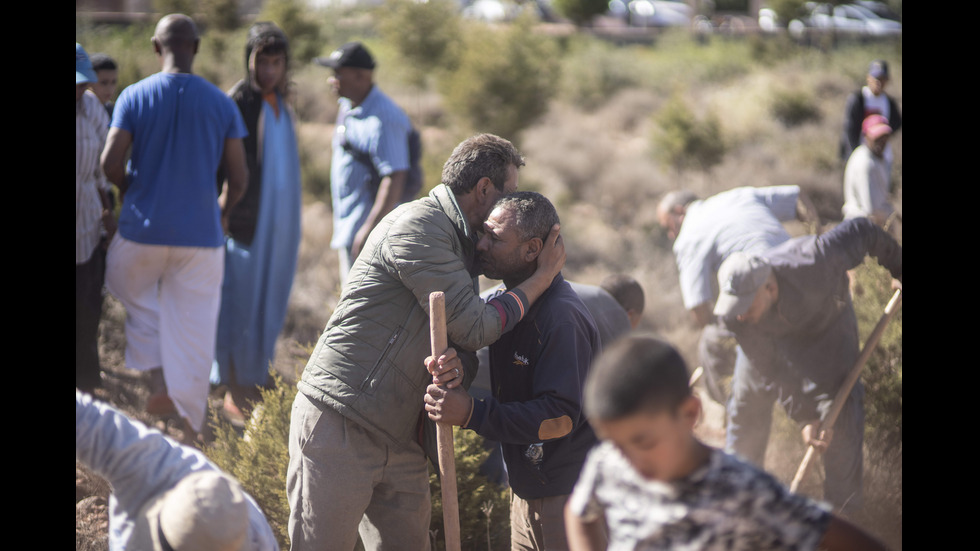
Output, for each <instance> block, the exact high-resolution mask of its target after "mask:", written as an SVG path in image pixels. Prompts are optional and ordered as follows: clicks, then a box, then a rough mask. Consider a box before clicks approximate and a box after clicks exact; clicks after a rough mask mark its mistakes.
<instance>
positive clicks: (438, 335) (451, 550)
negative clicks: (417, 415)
mask: <svg viewBox="0 0 980 551" xmlns="http://www.w3.org/2000/svg"><path fill="white" fill-rule="evenodd" d="M429 336H430V342H431V344H432V357H433V358H438V357H439V356H440V355H442V353H443V352H445V351H446V348H447V347H448V346H449V344H448V340H447V337H446V295H445V294H444V293H443V292H442V291H434V292H432V293H430V294H429ZM436 441H437V444H438V448H439V479H440V481H441V486H442V523H443V529H444V530H445V532H446V551H460V545H461V544H460V530H459V501H458V499H457V490H456V457H455V455H454V450H453V426H452V425H449V424H446V423H442V422H440V423H436Z"/></svg>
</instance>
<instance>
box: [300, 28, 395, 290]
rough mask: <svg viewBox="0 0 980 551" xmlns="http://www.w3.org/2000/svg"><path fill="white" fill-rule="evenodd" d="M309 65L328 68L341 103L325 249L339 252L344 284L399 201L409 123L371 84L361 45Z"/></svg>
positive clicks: (367, 59)
mask: <svg viewBox="0 0 980 551" xmlns="http://www.w3.org/2000/svg"><path fill="white" fill-rule="evenodd" d="M314 61H315V62H316V63H317V64H319V65H323V66H324V67H329V68H331V69H333V76H331V77H330V79H329V83H330V87H331V88H332V89H333V91H334V93H335V94H337V96H338V97H339V101H338V103H339V104H340V108H339V111H338V112H337V123H336V127H335V130H334V136H333V156H332V159H331V163H330V182H331V185H330V190H331V191H330V193H331V195H332V198H333V217H334V228H333V238H332V239H331V242H330V246H331V247H333V248H334V249H337V250H338V251H339V254H340V279H341V283H343V282H344V281H345V280H346V279H347V272H348V271H349V270H350V267H351V264H352V263H353V262H354V259H355V258H357V255H358V253H360V251H361V248H362V247H363V246H364V241H365V240H366V239H367V236H368V234H369V233H371V230H372V229H373V228H374V226H375V225H377V223H378V222H379V221H380V220H381V219H382V218H383V217H384V216H385V215H386V214H388V213H389V212H391V210H392V209H394V208H395V207H396V206H397V205H398V204H399V203H401V202H402V200H403V190H404V188H405V183H406V178H407V175H408V169H409V167H410V160H409V150H408V135H409V132H411V130H412V124H411V121H410V120H409V118H408V116H407V115H406V114H405V112H404V111H402V109H401V108H400V107H398V106H397V105H396V104H395V102H393V101H392V100H391V99H390V98H389V97H388V96H386V95H385V94H384V93H382V92H381V90H380V89H378V87H377V86H375V85H374V67H375V63H374V59H373V58H372V57H371V53H370V52H368V50H367V48H365V47H364V45H363V44H361V43H360V42H348V43H347V44H344V45H343V46H341V47H340V48H338V49H337V50H334V51H333V52H332V53H331V54H330V55H329V56H328V57H318V58H316V59H315V60H314Z"/></svg>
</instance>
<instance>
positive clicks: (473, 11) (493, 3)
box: [462, 0, 518, 23]
mask: <svg viewBox="0 0 980 551" xmlns="http://www.w3.org/2000/svg"><path fill="white" fill-rule="evenodd" d="M517 9H518V8H517V4H514V3H512V2H506V1H502V0H474V1H473V2H471V3H469V4H467V5H465V6H464V7H463V10H462V15H463V17H465V18H467V19H475V20H477V21H484V22H487V23H501V22H503V21H510V20H511V19H513V18H514V17H515V16H516V15H517Z"/></svg>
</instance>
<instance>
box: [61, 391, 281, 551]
mask: <svg viewBox="0 0 980 551" xmlns="http://www.w3.org/2000/svg"><path fill="white" fill-rule="evenodd" d="M75 459H76V460H78V461H80V462H82V463H83V464H84V465H86V466H87V467H88V468H90V469H92V471H94V472H95V473H96V474H98V475H99V476H101V477H103V478H105V479H106V481H107V482H109V484H111V485H112V494H111V495H110V496H109V549H110V550H113V551H115V550H123V549H132V550H139V551H167V550H174V549H180V550H188V551H190V550H198V551H277V550H278V549H279V544H278V543H277V542H276V538H275V535H274V534H273V533H272V529H271V528H270V527H269V523H268V521H266V518H265V515H264V514H262V510H261V509H259V506H258V504H257V503H256V502H255V500H254V499H253V498H252V496H250V495H248V494H247V493H245V491H244V490H243V489H242V487H241V485H240V484H239V483H238V481H236V480H235V479H234V478H232V477H230V476H228V475H227V474H225V473H224V472H223V471H221V470H220V469H219V468H218V467H217V465H215V464H214V463H212V462H211V461H210V460H209V459H208V458H207V456H205V455H204V454H203V453H201V452H200V451H199V450H196V449H194V448H191V447H189V446H182V445H180V444H178V443H177V442H175V441H173V440H171V439H170V438H168V437H166V436H164V435H163V434H162V433H160V432H159V431H157V430H155V429H149V428H147V427H146V426H145V425H143V424H142V423H140V422H138V421H133V420H131V419H130V418H129V417H127V416H126V415H124V414H123V413H122V412H120V411H118V410H117V409H115V408H113V407H112V406H110V405H108V404H105V403H102V402H98V401H95V400H92V397H91V396H89V395H88V394H84V393H82V392H79V391H77V390H76V391H75Z"/></svg>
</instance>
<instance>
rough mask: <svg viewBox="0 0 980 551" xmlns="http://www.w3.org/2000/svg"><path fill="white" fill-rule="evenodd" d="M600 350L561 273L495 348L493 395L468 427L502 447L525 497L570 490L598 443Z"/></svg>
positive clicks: (513, 484)
mask: <svg viewBox="0 0 980 551" xmlns="http://www.w3.org/2000/svg"><path fill="white" fill-rule="evenodd" d="M501 292H503V291H501ZM491 298H492V297H491ZM600 352H601V345H600V343H599V332H598V329H596V325H595V321H594V320H593V319H592V315H591V314H590V313H589V311H588V309H587V308H586V307H585V305H584V304H583V303H582V300H581V299H580V298H579V297H578V295H576V294H575V291H573V290H572V288H571V286H570V285H569V284H568V283H567V282H566V281H565V280H564V278H563V277H562V276H561V274H559V275H558V276H556V277H555V280H554V281H553V282H552V284H551V286H550V287H549V288H548V290H547V291H546V292H545V293H544V294H543V295H542V296H541V298H540V299H539V300H538V301H536V302H535V303H534V305H532V306H531V308H530V310H529V311H528V313H527V314H526V315H525V316H524V318H523V319H522V320H521V321H520V323H518V324H517V325H516V326H515V327H514V329H513V330H511V331H510V332H508V333H505V334H504V335H503V336H501V338H500V340H498V341H497V342H496V343H494V344H492V345H491V346H490V385H491V390H492V392H493V397H492V398H486V399H484V400H477V401H475V403H474V406H473V415H472V416H471V417H470V421H469V424H467V425H466V428H469V429H473V430H475V431H476V432H477V433H478V434H480V435H481V436H483V437H484V438H487V439H490V440H496V441H499V442H500V443H501V446H502V449H503V456H504V462H505V463H506V465H507V472H508V476H509V478H510V485H511V488H512V489H513V490H514V493H515V494H517V495H518V496H519V497H521V498H522V499H536V498H542V497H551V496H559V495H565V494H569V493H571V491H572V487H573V486H574V485H575V481H576V480H577V479H578V474H579V471H580V470H581V469H582V465H583V463H584V462H585V456H586V454H587V453H588V451H589V449H591V448H592V446H593V445H594V444H595V443H596V437H595V434H594V433H593V432H592V428H591V427H590V426H589V424H588V421H587V420H586V418H585V414H584V413H583V410H582V387H583V385H584V383H585V376H586V374H587V373H588V370H589V367H590V366H591V364H592V361H593V359H594V358H595V357H596V356H597V355H598V354H599V353H600ZM532 444H539V445H538V446H533V447H532Z"/></svg>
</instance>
